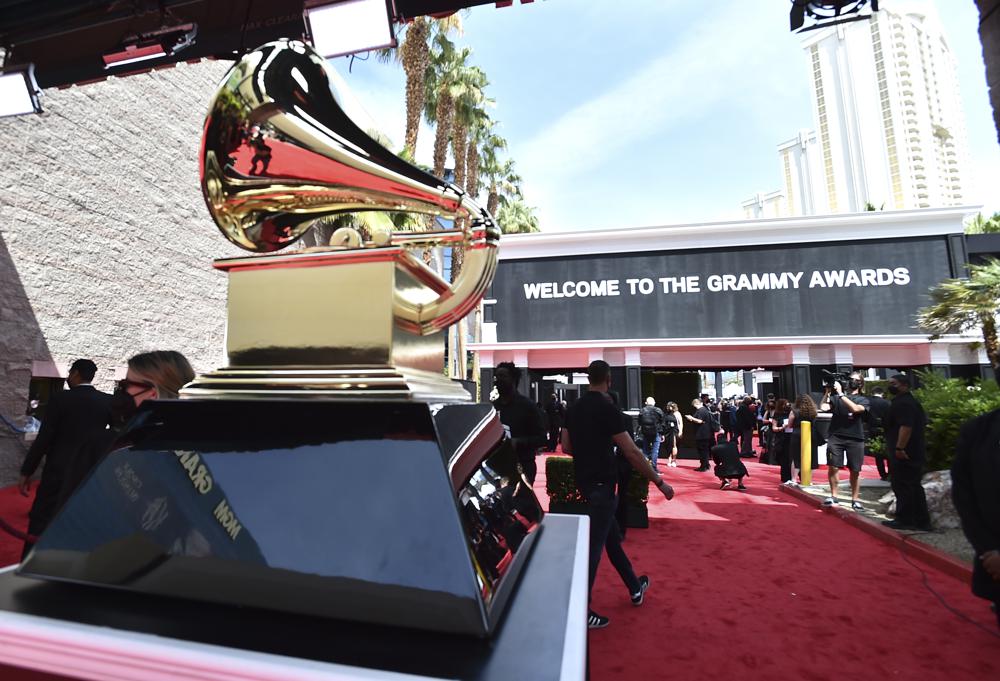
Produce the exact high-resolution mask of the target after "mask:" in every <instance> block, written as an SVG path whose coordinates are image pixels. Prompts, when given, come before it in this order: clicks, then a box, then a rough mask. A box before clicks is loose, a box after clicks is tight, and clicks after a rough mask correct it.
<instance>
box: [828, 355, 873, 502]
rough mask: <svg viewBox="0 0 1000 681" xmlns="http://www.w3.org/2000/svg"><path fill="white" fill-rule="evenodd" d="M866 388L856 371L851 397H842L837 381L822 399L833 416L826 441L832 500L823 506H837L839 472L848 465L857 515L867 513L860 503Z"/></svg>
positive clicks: (849, 391)
mask: <svg viewBox="0 0 1000 681" xmlns="http://www.w3.org/2000/svg"><path fill="white" fill-rule="evenodd" d="M864 387H865V379H864V377H862V375H861V374H859V373H858V372H856V371H855V372H854V373H852V374H851V375H850V378H849V380H848V382H847V390H848V393H849V397H848V396H847V395H844V394H843V386H841V384H840V382H839V381H835V382H834V384H833V387H832V388H827V394H826V395H824V396H823V401H824V402H828V403H829V405H830V411H832V412H833V418H832V419H830V432H829V435H828V436H827V438H826V468H827V475H828V477H829V480H830V496H829V497H827V498H826V500H825V501H824V502H823V505H824V506H833V505H834V504H836V503H837V488H838V485H839V484H840V480H839V477H840V476H839V474H840V469H841V468H844V467H845V465H846V467H847V468H848V469H849V470H850V472H851V508H852V509H854V510H855V511H863V510H864V506H862V505H861V502H860V501H858V493H859V492H860V491H861V466H863V465H864V463H865V430H864V420H865V418H866V416H867V412H868V398H867V397H865V396H864V395H862V394H861V390H862V388H864Z"/></svg>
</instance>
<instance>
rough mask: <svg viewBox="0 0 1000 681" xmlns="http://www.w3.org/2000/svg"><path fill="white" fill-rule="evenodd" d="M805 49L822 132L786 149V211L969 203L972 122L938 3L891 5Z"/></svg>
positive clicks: (817, 35)
mask: <svg viewBox="0 0 1000 681" xmlns="http://www.w3.org/2000/svg"><path fill="white" fill-rule="evenodd" d="M803 48H804V50H805V55H806V66H807V77H808V78H809V81H808V82H809V84H810V90H811V95H812V105H813V123H814V126H815V127H814V130H813V131H808V132H802V133H800V134H799V135H798V137H797V138H795V139H793V140H790V141H788V142H785V143H783V144H781V145H779V147H778V156H779V169H780V172H781V177H782V180H783V186H782V190H781V191H782V192H783V193H784V195H785V204H786V212H785V213H784V214H785V215H792V216H794V215H821V214H828V213H847V212H859V211H863V210H866V209H872V208H873V209H878V210H903V209H913V208H928V207H936V206H958V205H962V204H963V203H964V201H965V200H966V198H965V196H964V190H963V186H964V174H965V173H966V172H968V171H967V170H966V167H967V163H968V159H967V156H968V149H967V140H966V130H965V118H964V113H963V110H962V106H961V98H960V94H959V91H958V80H957V75H956V68H955V62H954V58H953V56H952V54H951V50H950V48H949V47H948V42H947V39H946V37H945V35H944V33H943V31H942V29H941V26H940V22H939V21H938V19H937V15H936V14H935V11H934V8H933V6H932V5H931V4H930V3H905V4H900V3H891V2H886V3H884V4H883V5H881V8H880V10H879V11H878V12H875V13H874V14H873V15H872V18H871V20H869V21H859V22H853V23H848V24H841V25H839V26H834V27H829V28H826V29H821V30H817V31H814V32H810V33H808V34H807V37H806V38H805V40H804V41H803Z"/></svg>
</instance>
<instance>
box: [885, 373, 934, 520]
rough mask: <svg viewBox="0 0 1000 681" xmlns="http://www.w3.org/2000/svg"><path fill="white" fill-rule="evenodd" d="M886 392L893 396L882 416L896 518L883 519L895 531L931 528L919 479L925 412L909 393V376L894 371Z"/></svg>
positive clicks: (925, 424)
mask: <svg viewBox="0 0 1000 681" xmlns="http://www.w3.org/2000/svg"><path fill="white" fill-rule="evenodd" d="M889 392H890V393H891V394H893V395H895V397H894V398H893V400H892V403H891V404H890V406H889V413H888V414H886V416H885V421H883V426H884V428H885V447H886V452H889V453H890V454H889V455H890V456H891V457H892V458H890V459H889V470H891V471H892V491H893V492H895V493H896V518H895V520H886V521H883V524H884V525H888V526H889V527H892V528H895V529H897V530H913V529H916V530H924V531H927V532H929V531H930V530H931V516H930V513H929V512H928V511H927V496H926V495H925V494H924V487H923V485H921V484H920V480H921V478H922V477H923V474H924V462H925V461H926V460H927V450H926V445H925V444H924V431H925V430H926V429H927V415H926V414H925V413H924V408H923V407H922V406H920V402H918V401H917V398H915V397H914V396H913V394H912V393H911V392H910V377H909V376H907V375H906V374H896V375H895V376H893V377H892V378H890V379H889Z"/></svg>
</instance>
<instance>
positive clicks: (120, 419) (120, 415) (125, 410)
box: [111, 388, 139, 429]
mask: <svg viewBox="0 0 1000 681" xmlns="http://www.w3.org/2000/svg"><path fill="white" fill-rule="evenodd" d="M138 409H139V407H137V406H135V398H133V397H132V396H131V395H129V394H128V392H127V391H125V390H122V389H120V388H119V389H118V390H115V394H114V395H112V396H111V427H112V428H116V429H120V428H123V427H124V426H125V424H126V423H128V422H129V420H130V419H131V418H132V417H133V416H135V412H136V411H137V410H138Z"/></svg>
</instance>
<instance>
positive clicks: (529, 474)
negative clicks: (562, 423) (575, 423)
mask: <svg viewBox="0 0 1000 681" xmlns="http://www.w3.org/2000/svg"><path fill="white" fill-rule="evenodd" d="M520 381H521V370H520V369H518V368H517V367H516V366H514V363H513V362H500V364H498V365H497V368H496V371H494V372H493V385H494V386H496V389H497V392H498V393H499V396H498V397H497V399H496V400H494V401H493V407H494V408H495V409H496V410H497V412H498V413H499V415H500V423H502V424H504V425H505V426H507V427H508V428H510V438H511V443H512V444H513V445H514V451H515V452H517V460H518V461H519V462H520V463H521V470H523V471H524V477H525V478H527V480H528V482H529V483H530V484H534V482H535V474H536V473H537V472H538V465H537V464H536V463H535V456H537V454H538V450H539V449H541V448H542V447H544V446H545V425H544V424H543V423H542V412H541V410H540V409H539V408H538V406H537V405H536V404H535V403H534V402H532V401H531V400H530V399H528V397H527V396H526V395H522V394H521V393H519V392H517V384H518V383H519V382H520Z"/></svg>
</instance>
